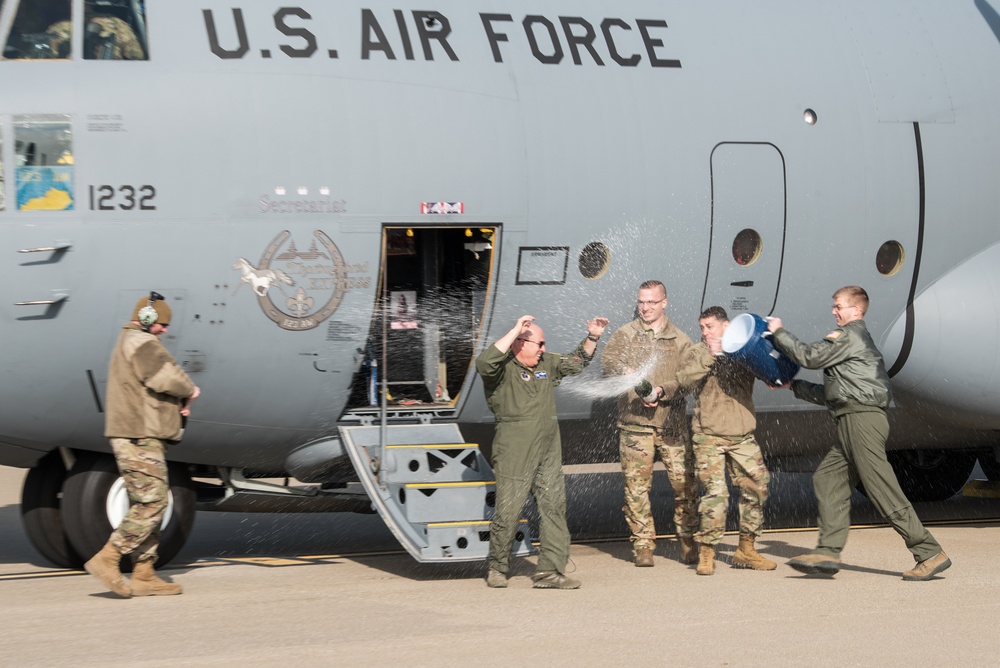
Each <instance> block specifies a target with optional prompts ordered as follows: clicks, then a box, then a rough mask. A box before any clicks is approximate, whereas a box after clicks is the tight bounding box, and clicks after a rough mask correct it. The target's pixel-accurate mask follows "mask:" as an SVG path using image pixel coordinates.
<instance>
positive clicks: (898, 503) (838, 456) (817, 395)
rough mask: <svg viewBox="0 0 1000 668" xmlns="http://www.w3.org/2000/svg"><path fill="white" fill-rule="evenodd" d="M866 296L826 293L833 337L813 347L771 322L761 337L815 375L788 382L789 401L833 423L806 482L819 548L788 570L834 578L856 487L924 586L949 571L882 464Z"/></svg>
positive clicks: (880, 393) (884, 379) (879, 375)
mask: <svg viewBox="0 0 1000 668" xmlns="http://www.w3.org/2000/svg"><path fill="white" fill-rule="evenodd" d="M867 311H868V293H867V292H865V290H864V289H863V288H861V287H860V286H857V285H849V286H847V287H843V288H841V289H839V290H837V291H836V292H835V293H833V317H834V318H835V319H836V320H837V329H835V330H833V331H832V332H830V333H829V334H827V335H826V336H825V337H824V338H823V339H822V340H821V341H817V342H816V343H812V344H805V343H802V342H801V341H799V340H798V339H797V338H795V336H793V335H792V334H791V333H790V332H789V331H788V330H786V329H784V328H783V327H782V323H781V319H780V318H771V320H770V322H768V329H769V330H770V331H771V332H772V333H773V337H774V338H773V341H774V345H775V347H776V348H778V349H779V350H780V351H781V352H783V353H785V354H786V355H788V357H789V358H790V359H792V360H793V361H794V362H796V363H797V364H799V366H801V367H802V368H804V369H823V384H822V385H819V384H816V383H809V382H806V381H803V380H795V381H792V384H791V388H792V391H793V392H795V396H796V397H798V398H799V399H804V400H805V401H810V402H812V403H814V404H819V405H820V406H823V405H826V407H827V408H828V409H830V412H831V413H832V414H833V417H834V420H835V421H836V423H837V441H838V443H836V444H834V446H833V447H832V448H831V449H830V452H828V453H827V455H826V457H824V458H823V461H822V462H820V465H819V467H818V468H817V469H816V472H815V473H814V474H813V490H814V491H815V493H816V500H817V502H818V504H819V518H818V519H817V524H818V528H819V543H818V545H817V546H816V549H814V550H813V551H812V552H810V553H808V554H803V555H801V556H798V557H795V558H794V559H792V560H791V561H789V562H788V565H789V566H791V567H792V568H794V569H795V570H797V571H801V572H802V573H822V574H824V575H834V574H835V573H836V572H837V571H838V570H840V553H841V551H842V550H843V549H844V545H845V544H846V543H847V532H848V529H849V528H850V524H851V493H852V492H853V491H854V487H855V486H856V485H857V483H858V482H859V481H860V482H861V483H862V484H863V485H864V487H865V494H867V495H868V498H869V499H871V502H872V504H873V505H874V506H875V509H876V510H878V512H879V513H880V514H881V515H882V516H883V517H885V518H886V520H888V522H889V524H890V525H891V526H892V528H893V529H895V530H896V533H898V534H899V535H900V536H902V537H903V539H904V540H905V541H906V546H907V548H908V549H909V550H910V552H911V553H913V558H914V560H915V561H916V562H917V563H916V566H914V567H913V568H912V569H911V570H908V571H905V572H904V573H903V579H904V580H930V579H931V578H933V577H934V576H935V575H937V574H938V573H940V572H942V571H944V570H945V569H946V568H948V567H950V566H951V559H949V558H948V555H946V554H945V553H944V550H942V549H941V546H940V545H939V544H938V542H937V541H936V540H934V537H933V536H931V534H930V532H929V531H927V529H925V528H924V525H923V524H921V522H920V519H919V518H918V517H917V513H916V512H915V511H914V510H913V506H912V505H911V504H910V501H909V500H908V499H907V498H906V496H905V495H904V494H903V491H902V490H901V489H900V488H899V481H898V480H897V479H896V474H895V472H894V471H893V470H892V466H891V465H890V464H889V462H888V461H887V460H886V457H885V441H886V438H887V437H888V436H889V423H888V421H887V420H886V416H885V409H886V408H887V407H888V406H889V403H890V402H891V401H892V390H891V388H890V386H889V375H888V374H887V373H886V371H885V363H884V362H883V360H882V353H880V352H879V350H878V348H876V347H875V342H874V341H873V340H872V337H871V334H869V332H868V327H867V326H866V325H865V321H864V316H865V313H867Z"/></svg>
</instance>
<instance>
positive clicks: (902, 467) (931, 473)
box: [886, 450, 976, 501]
mask: <svg viewBox="0 0 1000 668" xmlns="http://www.w3.org/2000/svg"><path fill="white" fill-rule="evenodd" d="M886 454H887V455H888V459H889V463H890V464H892V468H893V469H894V470H895V471H896V477H897V478H898V479H899V486H900V487H902V489H903V493H904V494H906V498H908V499H909V500H910V501H943V500H944V499H948V498H951V497H952V496H954V495H955V494H957V493H958V492H960V491H961V490H962V486H963V485H965V482H966V481H967V480H968V479H969V475H970V474H971V473H972V468H973V467H974V466H975V465H976V453H974V452H966V451H963V450H893V451H891V452H888V453H886Z"/></svg>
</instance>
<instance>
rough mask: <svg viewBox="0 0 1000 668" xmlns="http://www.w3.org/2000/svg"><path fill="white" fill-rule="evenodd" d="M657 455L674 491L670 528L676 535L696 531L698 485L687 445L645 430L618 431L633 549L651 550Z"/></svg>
mask: <svg viewBox="0 0 1000 668" xmlns="http://www.w3.org/2000/svg"><path fill="white" fill-rule="evenodd" d="M657 453H659V455H660V460H661V461H662V462H663V465H664V467H666V469H667V479H668V480H670V486H671V487H673V489H674V525H675V527H676V530H677V535H679V536H691V535H693V534H694V532H695V531H696V530H697V528H698V513H697V504H698V483H697V481H696V480H695V477H694V466H693V465H694V455H693V453H692V451H691V443H690V442H689V441H687V439H686V438H684V437H683V436H680V435H677V434H672V433H669V432H665V431H664V430H663V429H656V428H652V427H651V428H649V431H628V430H625V429H622V430H621V434H620V435H619V454H620V456H621V462H622V473H624V474H625V506H624V507H623V508H622V510H623V511H624V513H625V521H626V522H627V523H628V526H629V529H630V530H631V532H632V536H631V540H632V542H633V544H634V545H633V547H634V549H636V550H640V549H643V548H649V549H653V547H654V546H655V542H656V527H655V526H654V524H653V511H652V507H651V506H650V503H649V490H650V488H651V487H652V483H653V459H654V458H655V456H656V454H657Z"/></svg>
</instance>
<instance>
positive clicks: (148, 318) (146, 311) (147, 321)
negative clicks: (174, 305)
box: [139, 291, 166, 330]
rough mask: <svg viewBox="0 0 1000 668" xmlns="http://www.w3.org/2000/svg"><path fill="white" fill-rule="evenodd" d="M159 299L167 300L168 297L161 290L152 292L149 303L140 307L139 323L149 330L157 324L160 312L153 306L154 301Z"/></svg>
mask: <svg viewBox="0 0 1000 668" xmlns="http://www.w3.org/2000/svg"><path fill="white" fill-rule="evenodd" d="M158 299H163V300H164V301H166V298H165V297H164V296H163V295H161V294H160V293H159V292H156V291H153V292H150V293H149V303H148V304H146V305H145V306H143V307H142V308H141V309H139V324H140V325H142V326H143V329H147V330H148V329H149V328H150V327H152V326H153V325H155V324H156V319H157V318H158V317H159V316H160V314H159V313H157V312H156V309H155V308H154V307H153V303H154V302H156V301H157V300H158Z"/></svg>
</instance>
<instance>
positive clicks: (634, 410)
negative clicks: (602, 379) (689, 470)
mask: <svg viewBox="0 0 1000 668" xmlns="http://www.w3.org/2000/svg"><path fill="white" fill-rule="evenodd" d="M693 345H694V344H693V343H691V339H690V338H689V337H688V335H687V334H685V333H684V332H682V331H681V330H679V329H677V327H675V326H674V324H673V323H672V322H670V320H667V322H666V324H665V325H664V326H663V328H662V329H660V330H659V331H653V330H652V329H649V328H648V327H646V326H645V324H644V323H643V322H642V320H641V319H639V318H636V319H635V320H633V321H632V322H630V323H628V324H627V325H623V326H622V327H619V328H618V329H617V330H615V332H614V334H612V335H611V338H610V339H608V343H607V344H606V345H605V346H604V352H603V353H601V368H602V369H603V370H604V374H605V375H606V376H621V375H625V374H627V373H630V372H635V371H639V370H641V369H645V368H647V367H649V371H648V373H647V374H646V380H648V381H649V382H650V383H652V385H653V386H654V387H656V386H657V385H659V386H660V387H662V388H663V396H662V397H661V398H660V401H659V404H658V405H657V406H656V407H655V408H647V407H646V406H644V405H643V403H642V399H641V398H640V397H639V395H638V394H636V393H635V390H632V389H630V390H629V391H628V392H626V393H625V394H623V395H622V396H621V397H619V399H618V426H619V427H625V428H628V427H629V426H637V427H660V428H664V429H667V430H669V431H673V432H676V433H683V432H685V431H686V430H687V429H686V426H685V424H684V414H685V401H684V397H685V396H686V395H687V390H685V389H684V388H682V387H681V386H680V384H679V383H678V382H677V370H678V367H679V366H680V360H681V356H682V355H683V354H684V353H685V352H687V350H688V349H689V348H691V347H692V346H693Z"/></svg>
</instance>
